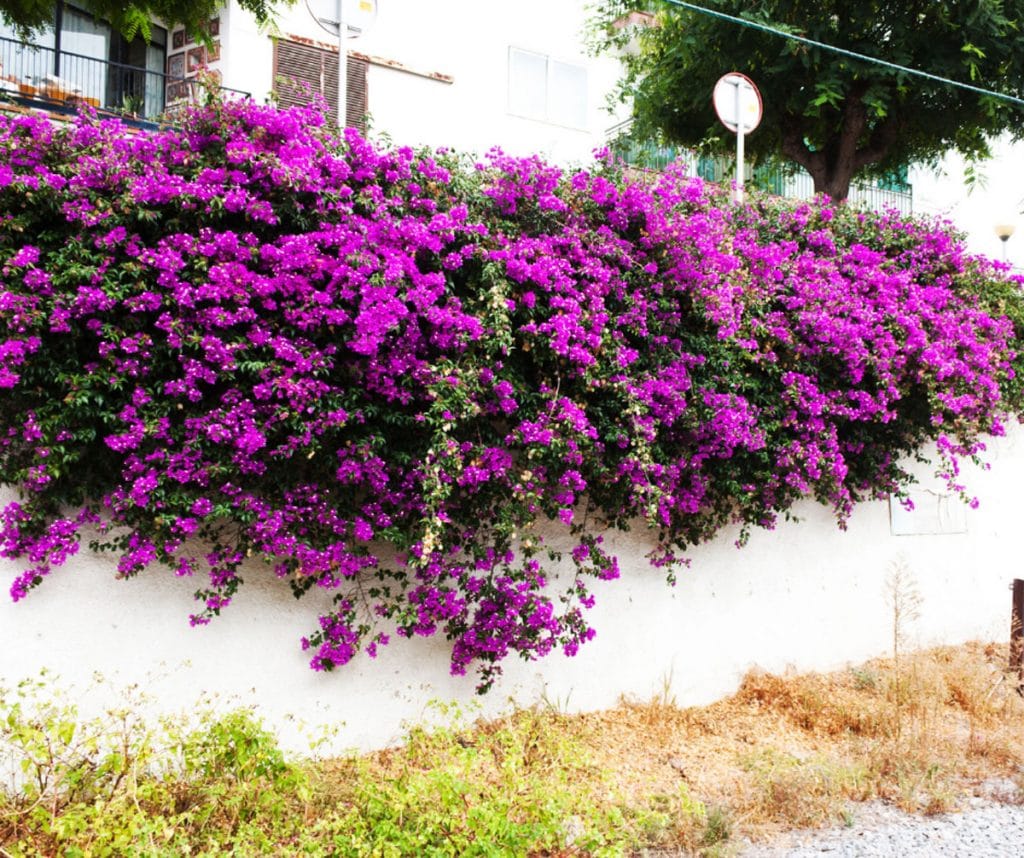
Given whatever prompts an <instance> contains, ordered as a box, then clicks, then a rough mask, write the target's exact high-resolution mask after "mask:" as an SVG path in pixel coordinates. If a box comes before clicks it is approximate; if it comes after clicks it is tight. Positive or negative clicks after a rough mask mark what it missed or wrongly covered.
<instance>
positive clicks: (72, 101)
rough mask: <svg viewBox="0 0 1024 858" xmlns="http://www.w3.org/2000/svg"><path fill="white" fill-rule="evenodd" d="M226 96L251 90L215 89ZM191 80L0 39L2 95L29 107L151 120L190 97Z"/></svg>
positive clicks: (195, 91) (194, 92) (195, 88)
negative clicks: (83, 108) (87, 109)
mask: <svg viewBox="0 0 1024 858" xmlns="http://www.w3.org/2000/svg"><path fill="white" fill-rule="evenodd" d="M217 88H218V89H219V90H220V91H221V92H222V93H223V94H224V95H225V96H227V97H239V98H246V97H248V95H249V93H246V92H241V91H239V90H235V89H229V88H227V87H217ZM198 89H199V85H198V83H197V82H196V80H195V78H189V79H186V78H175V77H171V76H170V75H166V74H163V73H161V72H155V71H150V70H149V69H145V68H142V67H140V66H131V65H125V64H123V63H113V62H109V61H107V60H101V59H97V58H96V57H88V56H84V55H82V54H75V53H72V52H70V51H60V53H59V55H58V54H57V52H56V51H55V50H54V49H53V48H47V47H42V46H40V45H29V44H25V43H24V42H18V41H15V40H14V39H6V38H0V97H3V98H6V99H7V100H10V101H16V102H19V103H21V104H26V105H29V106H32V107H46V108H49V109H51V110H57V111H74V110H77V109H78V108H79V107H81V105H82V104H89V105H91V106H92V107H94V108H96V109H97V110H99V111H107V112H111V113H117V114H121V115H123V116H128V117H131V118H133V119H137V120H142V121H148V122H152V121H154V120H156V119H157V118H159V117H160V116H161V115H163V114H164V113H165V112H172V111H173V110H174V108H175V107H177V106H179V105H183V104H186V103H188V102H189V101H191V100H194V99H195V98H196V96H197V95H198Z"/></svg>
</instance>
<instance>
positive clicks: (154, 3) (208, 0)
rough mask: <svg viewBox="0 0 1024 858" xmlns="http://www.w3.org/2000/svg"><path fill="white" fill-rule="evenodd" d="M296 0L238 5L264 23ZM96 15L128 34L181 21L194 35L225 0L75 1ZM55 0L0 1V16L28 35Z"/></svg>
mask: <svg viewBox="0 0 1024 858" xmlns="http://www.w3.org/2000/svg"><path fill="white" fill-rule="evenodd" d="M293 2H294V0H238V5H239V6H241V7H242V8H243V9H246V10H247V11H249V12H252V14H253V15H255V16H256V19H257V20H258V21H260V22H261V23H263V22H266V21H269V20H270V19H271V17H272V14H273V10H274V7H275V6H281V5H291V3H293ZM75 5H77V6H81V7H82V8H83V9H85V10H86V11H87V12H91V13H92V14H93V15H95V16H96V17H97V18H102V19H104V20H106V21H109V22H110V23H111V25H112V26H114V27H116V28H117V29H118V30H120V31H121V32H122V33H124V35H125V36H127V37H128V38H131V37H133V36H135V35H136V34H137V33H141V34H142V35H143V36H146V37H148V36H149V25H150V22H151V21H153V20H159V21H162V22H163V23H164V24H166V25H168V26H174V25H176V24H181V25H183V26H184V27H185V29H186V30H188V31H189V33H191V34H192V35H195V36H203V35H204V28H205V25H206V23H207V22H208V21H209V20H210V19H211V18H213V17H215V16H216V15H218V14H219V13H220V10H221V8H222V7H223V6H224V3H223V2H222V0H135V2H132V3H116V2H114V0H76V3H75ZM53 9H54V3H53V2H52V0H0V17H2V18H3V20H4V21H5V22H7V23H8V24H9V25H11V26H13V27H16V28H17V29H18V31H19V32H20V33H21V35H22V37H25V38H27V37H29V36H31V35H32V34H33V33H38V32H39V31H40V30H44V29H45V28H46V27H48V26H50V25H51V24H53V17H54V13H53Z"/></svg>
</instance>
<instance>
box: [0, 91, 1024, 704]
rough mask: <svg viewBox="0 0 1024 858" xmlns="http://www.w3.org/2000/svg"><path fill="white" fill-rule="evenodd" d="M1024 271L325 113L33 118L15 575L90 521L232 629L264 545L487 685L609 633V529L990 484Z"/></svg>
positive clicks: (134, 566)
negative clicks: (330, 121) (390, 144)
mask: <svg viewBox="0 0 1024 858" xmlns="http://www.w3.org/2000/svg"><path fill="white" fill-rule="evenodd" d="M1018 285H1019V284H1017V283H1016V282H1015V281H1014V280H1013V279H1012V278H1010V277H1008V276H1007V274H1006V272H1005V271H1004V270H1003V269H1002V268H1001V267H1000V266H999V265H998V264H993V263H989V262H986V261H984V260H979V259H972V258H970V257H968V256H967V255H966V254H965V253H964V251H963V250H962V248H961V247H960V245H959V244H958V241H957V239H956V237H955V236H954V235H952V234H951V232H950V231H949V230H948V229H946V228H944V227H942V226H939V225H936V224H933V223H927V222H921V221H914V220H903V219H901V218H900V217H898V216H896V215H894V214H891V213H890V214H866V213H862V212H858V211H856V210H853V209H850V208H847V207H843V206H840V207H832V206H829V205H825V204H809V203H786V202H783V201H779V200H775V199H768V198H766V199H762V200H755V201H754V202H752V203H750V204H748V205H746V206H744V207H742V208H738V207H735V206H733V205H732V204H731V203H730V202H729V201H728V198H727V197H726V196H724V195H723V191H721V190H719V189H716V188H715V187H713V186H710V185H706V184H704V183H703V182H701V181H700V180H699V179H691V178H688V177H687V176H685V174H684V173H683V172H682V170H669V171H668V172H666V173H664V174H662V175H659V176H656V177H642V178H632V179H631V178H629V177H628V176H624V175H623V174H622V172H621V171H620V170H619V168H618V167H616V166H615V165H614V164H613V163H610V161H609V160H607V159H598V161H597V162H596V164H595V166H594V167H593V168H591V169H588V170H583V169H578V170H561V169H558V168H555V167H553V166H550V165H548V164H546V163H544V162H543V161H542V160H540V159H537V158H526V159H519V158H512V157H509V156H506V155H504V154H502V153H500V152H493V153H491V154H490V155H489V156H488V157H487V158H486V159H484V160H483V162H482V163H479V164H474V163H472V161H467V160H466V159H465V158H462V157H459V156H457V155H455V154H452V153H448V152H444V151H433V152H426V151H413V150H412V149H408V148H383V147H380V146H377V145H374V144H372V143H370V142H367V141H366V140H364V139H362V138H361V137H359V136H358V135H357V134H356V133H355V132H353V131H352V130H348V131H346V132H345V133H344V135H343V137H342V139H338V135H337V132H335V131H333V130H332V129H331V128H330V127H329V126H327V125H326V124H325V123H324V121H323V119H322V117H321V115H320V114H319V113H318V112H317V111H316V110H314V109H306V110H278V109H275V108H273V107H261V106H256V105H253V104H251V103H234V104H219V103H211V104H208V105H205V106H202V107H199V108H196V109H195V111H194V112H193V113H192V114H191V115H189V116H188V117H186V118H185V119H184V121H183V123H182V124H181V126H180V127H175V128H167V129H164V130H161V131H158V132H153V133H128V132H127V131H126V129H124V128H123V127H121V126H120V125H118V124H117V123H113V122H97V121H95V120H93V119H89V118H86V119H83V120H81V121H79V122H78V123H77V124H75V125H72V126H68V127H61V128H57V127H54V126H52V125H51V124H49V123H48V122H46V121H44V120H42V119H35V118H31V117H25V116H18V117H14V118H3V119H0V313H2V328H3V332H2V335H0V482H3V483H7V484H11V485H13V486H16V487H17V488H18V490H19V496H18V500H16V501H14V502H11V503H8V504H7V505H6V507H4V509H3V512H2V518H0V528H2V530H0V548H2V553H3V555H4V556H6V557H8V558H21V560H22V561H23V565H22V567H21V568H22V569H23V571H22V572H21V573H20V574H19V575H18V576H17V578H16V579H15V580H14V582H13V585H12V586H11V594H12V596H13V597H14V599H16V600H17V599H21V598H22V597H24V596H25V595H26V594H27V593H28V592H29V590H31V589H32V588H33V587H35V586H36V585H38V584H39V583H40V582H42V581H43V580H44V579H45V578H46V577H47V576H48V575H49V574H50V573H51V570H53V569H54V568H55V567H57V566H59V565H60V564H61V563H63V562H64V561H65V560H66V559H67V558H68V557H69V556H70V555H72V554H74V553H75V552H76V551H77V550H78V546H79V540H80V538H82V536H83V534H85V538H86V539H88V540H91V541H92V542H93V544H94V546H95V547H97V548H106V549H110V550H113V551H115V552H116V553H117V556H118V569H119V572H120V574H121V575H122V576H124V577H132V576H134V575H136V574H139V573H140V572H142V571H143V570H144V569H146V568H147V567H152V566H154V565H160V564H163V565H164V566H167V567H170V569H171V570H173V573H174V574H176V575H180V576H187V577H193V578H194V579H195V580H197V581H199V582H201V583H200V584H199V590H198V593H197V598H198V600H199V602H198V608H197V611H196V613H195V614H194V616H193V617H192V623H194V624H196V623H206V622H208V621H209V620H210V618H211V617H212V616H213V615H216V614H218V613H219V612H220V611H222V610H223V609H224V608H225V607H226V606H227V605H228V603H229V602H230V601H231V599H232V596H233V594H234V593H235V592H236V591H237V588H238V587H239V586H240V584H241V583H242V578H241V577H240V576H241V574H242V573H243V571H244V572H245V574H250V575H251V574H258V573H259V569H260V566H259V561H260V560H262V561H265V563H266V565H267V567H268V570H270V569H272V571H273V574H276V575H278V576H280V577H281V578H283V579H286V580H287V581H288V582H289V583H290V584H291V586H292V588H293V590H294V592H295V593H296V595H302V594H304V593H306V592H308V591H310V590H312V589H314V588H322V589H325V590H328V591H332V592H333V593H335V594H336V599H335V602H334V603H333V604H334V609H333V610H332V611H331V612H330V613H328V614H326V615H324V616H320V617H319V623H318V625H316V626H315V631H313V632H312V633H311V634H310V636H309V637H308V638H307V639H304V640H303V641H302V646H303V647H304V648H306V649H308V650H309V651H310V656H311V659H312V661H311V664H312V666H313V667H314V668H316V669H319V670H329V669H332V668H334V667H336V666H339V665H343V664H345V663H346V662H348V661H349V660H350V659H352V658H353V657H354V656H355V655H356V654H357V653H358V652H360V651H364V650H365V651H367V652H368V653H369V654H370V655H371V656H372V655H374V654H375V652H376V650H377V648H378V647H379V646H381V645H383V644H384V643H386V642H387V641H388V639H389V635H391V636H394V635H395V634H397V635H399V636H405V637H408V636H412V635H431V634H434V633H436V632H441V633H443V634H444V635H446V636H447V638H448V639H449V640H450V641H451V642H452V663H451V665H452V670H453V671H454V672H456V673H463V672H465V671H466V670H467V668H471V667H472V668H474V669H477V670H478V671H479V673H480V681H481V686H480V687H481V688H486V687H488V686H489V685H490V684H491V683H492V682H493V679H494V677H495V674H496V673H497V672H498V670H499V669H500V668H499V665H500V662H501V660H502V659H503V658H504V657H505V656H507V655H509V654H510V653H518V654H520V655H522V656H524V657H527V658H535V657H539V656H542V655H545V654H546V653H548V652H549V651H551V650H552V649H555V648H560V649H562V650H564V651H565V652H567V653H569V654H572V653H574V652H575V651H576V650H577V648H578V647H579V645H580V644H581V643H583V642H585V641H586V640H588V639H589V638H590V637H591V636H592V635H593V631H592V629H591V628H590V627H589V626H588V624H587V622H586V620H585V618H584V613H583V612H584V609H586V608H587V607H589V606H590V605H591V604H592V603H593V596H592V594H591V591H590V588H589V586H588V585H589V584H590V583H592V581H593V579H595V578H597V579H612V578H615V577H616V576H617V575H618V567H617V560H616V558H615V557H614V556H612V555H611V554H610V553H609V552H608V551H607V550H606V549H605V547H604V546H603V544H602V539H601V534H602V533H603V532H606V531H607V530H609V529H614V528H622V529H626V528H629V527H630V526H634V527H635V526H637V525H638V523H646V525H647V526H648V527H649V528H650V531H651V533H650V545H651V549H652V550H651V560H652V562H653V563H654V565H656V566H661V567H665V568H666V569H667V571H668V574H669V575H670V576H671V574H672V570H673V569H674V568H675V567H676V566H677V565H678V564H679V563H681V562H685V550H686V549H687V547H688V546H693V545H695V544H698V543H701V542H703V541H706V540H708V539H710V538H712V537H714V536H715V535H716V534H718V533H719V532H721V531H722V530H723V528H730V527H736V526H739V530H738V532H739V534H740V538H741V540H742V538H743V535H744V534H745V533H746V529H747V528H749V527H752V526H761V527H771V526H772V524H773V522H775V520H776V518H777V516H779V515H780V514H785V512H786V511H787V510H788V509H790V508H791V506H792V505H793V504H794V503H795V502H796V501H798V500H800V499H801V498H804V497H808V496H810V497H814V498H817V499H818V500H820V501H822V502H824V503H826V504H829V505H830V506H831V507H832V508H833V509H834V510H835V513H836V515H837V517H838V519H839V521H840V522H843V521H844V520H845V519H846V517H847V516H848V515H849V514H850V511H851V509H852V507H853V505H854V504H856V503H857V502H858V501H861V500H864V499H869V498H877V497H879V496H882V495H885V494H887V493H890V492H895V493H897V494H900V493H901V492H904V491H905V487H906V486H907V485H908V482H909V480H910V477H909V475H908V474H907V473H905V472H904V470H902V469H901V467H900V461H901V459H903V460H905V457H906V455H907V454H911V453H914V452H915V451H918V450H920V449H921V447H922V445H924V444H926V443H927V442H929V441H934V442H936V443H937V445H938V449H939V452H940V454H941V455H942V457H943V460H944V462H945V464H946V471H947V476H948V479H949V480H950V482H951V483H953V484H955V483H956V480H957V476H956V473H955V468H956V463H957V461H958V460H960V459H962V458H963V457H965V456H972V455H976V454H977V453H978V451H979V450H980V449H981V447H982V439H983V438H984V436H985V434H986V433H990V434H999V433H1000V432H1001V431H1002V421H1004V420H1005V419H1006V417H1007V416H1009V415H1016V414H1017V413H1018V412H1020V411H1021V410H1022V408H1021V393H1020V387H1019V381H1018V379H1019V377H1020V375H1019V372H1018V373H1015V372H1014V368H1015V366H1017V368H1018V369H1019V368H1020V367H1019V362H1020V359H1019V358H1018V357H1017V354H1016V348H1017V345H1018V343H1019V340H1020V334H1021V328H1020V325H1019V320H1020V319H1021V318H1022V314H1021V312H1020V298H1019V290H1018ZM1014 320H1017V321H1014ZM538 525H544V526H543V527H539V526H538ZM552 525H553V526H555V527H556V528H561V529H562V531H563V532H564V533H565V534H567V536H568V537H569V538H570V539H571V542H569V543H565V542H564V540H563V539H562V538H561V537H560V540H561V541H560V542H559V543H558V545H561V546H563V548H564V546H565V545H566V544H568V545H570V546H571V548H569V549H565V553H566V556H565V557H564V558H561V560H562V563H563V566H562V567H561V568H562V572H561V573H560V575H561V578H560V581H559V582H558V586H557V587H556V586H554V582H553V580H552V578H553V573H552V570H553V569H554V568H555V561H556V560H558V554H557V552H555V551H554V547H553V546H552V545H549V544H546V543H545V541H544V539H543V533H542V531H543V532H550V531H551V526H552ZM247 558H252V559H247ZM566 570H568V571H566ZM268 574H269V572H268ZM311 624H312V623H311Z"/></svg>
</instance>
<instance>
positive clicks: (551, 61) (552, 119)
mask: <svg viewBox="0 0 1024 858" xmlns="http://www.w3.org/2000/svg"><path fill="white" fill-rule="evenodd" d="M515 54H525V55H527V56H530V57H537V58H539V59H542V60H544V113H543V115H533V114H530V113H527V112H523V111H519V110H516V109H514V106H513V85H514V80H513V75H512V62H513V56H514V55H515ZM556 63H557V64H558V65H561V66H567V67H569V68H571V69H575V70H578V71H582V72H583V122H582V124H579V125H578V124H576V123H574V122H572V121H571V119H568V118H566V117H564V116H555V115H553V111H552V108H551V101H552V99H551V81H552V76H553V75H552V73H553V66H554V65H555V64H556ZM506 69H507V75H508V86H507V91H506V98H505V106H506V110H507V112H508V113H509V115H510V116H518V117H520V118H522V119H531V120H533V121H535V122H543V123H545V124H547V125H557V126H559V127H561V128H572V129H574V130H577V131H589V130H590V93H589V88H590V87H589V80H588V78H589V72H588V69H587V67H586V66H584V65H580V64H579V63H570V62H566V61H565V60H560V59H558V58H557V57H553V56H551V55H550V54H542V53H539V52H538V51H530V50H527V49H525V48H517V47H515V46H514V45H509V49H508V62H507V65H506Z"/></svg>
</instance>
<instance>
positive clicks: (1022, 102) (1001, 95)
mask: <svg viewBox="0 0 1024 858" xmlns="http://www.w3.org/2000/svg"><path fill="white" fill-rule="evenodd" d="M665 2H666V3H668V4H670V5H672V6H681V7H682V8H684V9H689V10H690V11H691V12H698V13H700V14H703V15H710V16H711V17H712V18H721V19H722V20H723V21H730V22H731V23H733V24H739V25H740V26H741V27H749V28H751V29H753V30H760V31H762V32H764V33H770V34H771V35H773V36H781V37H782V38H784V39H790V40H791V41H794V42H799V43H800V44H803V45H811V46H812V47H815V48H821V49H823V50H826V51H832V52H833V53H836V54H841V55H842V56H845V57H850V58H851V59H855V60H860V61H861V62H864V63H871V64H873V65H878V66H885V67H886V68H890V69H896V70H897V71H901V72H906V73H907V74H910V75H915V76H916V77H923V78H927V79H928V80H933V81H936V82H937V83H944V84H947V85H949V86H955V87H958V88H960V89H966V90H968V91H969V92H976V93H978V94H979V95H989V96H992V97H993V98H998V99H1001V100H1002V101H1009V102H1010V103H1011V104H1016V105H1017V106H1018V107H1024V98H1017V96H1015V95H1007V94H1006V93H1005V92H996V91H995V90H991V89H984V88H982V87H980V86H972V85H971V84H969V83H963V82H962V81H959V80H953V79H952V78H948V77H942V76H941V75H937V74H932V73H931V72H926V71H921V70H920V69H912V68H909V67H907V66H901V65H899V64H897V63H891V62H889V61H888V60H880V59H878V58H877V57H869V56H868V55H867V54H859V53H857V52H856V51H848V50H847V49H846V48H839V47H836V46H835V45H829V44H826V43H825V42H819V41H816V40H815V39H808V38H807V37H806V36H797V35H794V34H793V33H787V32H786V31H785V30H780V29H778V28H777V27H771V26H769V25H768V24H759V23H758V22H757V21H748V20H747V19H746V18H738V17H736V16H735V15H728V14H726V13H725V12H719V11H718V10H717V9H708V8H706V7H704V6H698V5H696V4H695V3H687V2H685V0H665Z"/></svg>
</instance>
